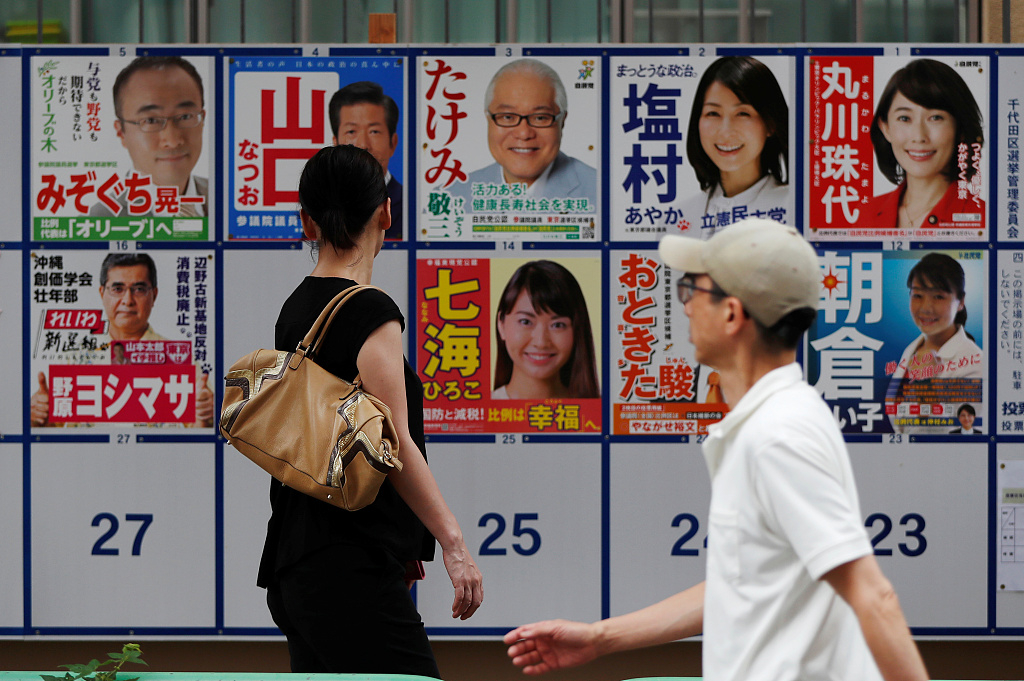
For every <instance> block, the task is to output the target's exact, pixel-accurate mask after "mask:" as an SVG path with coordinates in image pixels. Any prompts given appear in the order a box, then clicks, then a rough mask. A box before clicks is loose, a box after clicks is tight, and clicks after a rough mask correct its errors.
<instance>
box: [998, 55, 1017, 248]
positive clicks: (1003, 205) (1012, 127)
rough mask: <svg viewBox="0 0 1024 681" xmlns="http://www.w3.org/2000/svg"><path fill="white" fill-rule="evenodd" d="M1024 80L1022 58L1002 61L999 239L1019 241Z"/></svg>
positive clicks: (1010, 58)
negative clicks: (1022, 93)
mask: <svg viewBox="0 0 1024 681" xmlns="http://www.w3.org/2000/svg"><path fill="white" fill-rule="evenodd" d="M1022 79H1024V61H1022V58H1021V57H1019V56H1014V57H1000V58H999V97H998V101H997V102H996V104H995V106H996V111H998V113H999V118H998V121H997V122H998V125H999V157H998V159H997V164H998V167H997V169H996V172H997V174H998V176H999V179H998V184H997V185H996V186H997V190H996V191H998V192H999V194H998V197H997V199H996V201H995V203H996V209H997V211H998V214H997V220H998V222H997V224H998V225H999V239H1000V240H1001V241H1019V240H1020V238H1021V233H1020V229H1021V223H1020V219H1021V209H1020V177H1021V173H1020V140H1021V134H1020V133H1021V130H1020V128H1021V117H1022V114H1024V106H1022V102H1021V97H1020V93H1019V88H1020V82H1021V80H1022Z"/></svg>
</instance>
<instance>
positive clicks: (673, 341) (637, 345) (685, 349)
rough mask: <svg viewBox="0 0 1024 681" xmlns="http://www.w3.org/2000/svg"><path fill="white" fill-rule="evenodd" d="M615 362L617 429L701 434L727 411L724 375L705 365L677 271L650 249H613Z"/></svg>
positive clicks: (613, 395) (626, 432) (612, 369)
mask: <svg viewBox="0 0 1024 681" xmlns="http://www.w3.org/2000/svg"><path fill="white" fill-rule="evenodd" d="M611 265H612V271H611V272H610V273H609V276H610V277H611V286H610V289H611V293H612V301H611V307H610V309H611V315H612V319H611V330H612V334H613V338H612V340H611V342H612V344H613V345H612V366H611V367H610V368H609V374H608V380H609V383H610V386H609V391H610V395H611V399H610V404H611V411H612V414H611V417H612V424H613V425H612V432H613V434H615V435H703V434H706V433H707V428H708V426H709V425H710V424H712V423H716V422H718V421H720V420H722V418H723V417H724V416H725V414H726V413H727V412H728V411H729V406H728V405H727V404H725V398H724V397H723V395H722V390H721V388H720V387H719V381H718V379H719V376H718V373H717V372H716V371H714V370H713V369H712V368H711V367H708V366H705V365H702V364H701V363H700V362H699V361H698V360H697V358H696V357H695V355H694V348H693V345H692V344H691V343H690V340H689V322H688V320H687V318H686V315H685V314H684V313H683V305H682V303H680V302H679V300H678V298H677V296H676V280H677V279H678V278H679V277H680V276H682V273H679V272H676V273H673V272H672V270H670V269H669V268H667V267H665V266H664V265H662V264H661V262H660V261H659V260H658V253H657V251H655V250H650V251H612V253H611Z"/></svg>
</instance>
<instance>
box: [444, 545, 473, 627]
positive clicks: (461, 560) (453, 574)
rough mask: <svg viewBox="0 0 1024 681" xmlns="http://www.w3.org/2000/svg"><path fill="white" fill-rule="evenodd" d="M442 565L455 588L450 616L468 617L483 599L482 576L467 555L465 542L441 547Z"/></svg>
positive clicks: (470, 557) (471, 558)
mask: <svg viewBox="0 0 1024 681" xmlns="http://www.w3.org/2000/svg"><path fill="white" fill-rule="evenodd" d="M441 552H442V555H443V556H444V567H445V569H446V570H447V571H448V576H449V577H450V578H451V580H452V586H453V587H454V588H455V600H454V601H453V602H452V617H453V618H455V617H458V618H459V619H463V620H465V619H469V618H470V617H472V616H473V613H475V612H476V610H477V608H479V607H480V604H481V603H482V602H483V600H484V578H483V575H481V574H480V569H479V568H478V567H477V566H476V563H474V562H473V557H472V556H471V555H469V551H468V550H467V549H466V544H465V542H463V541H460V542H459V543H458V544H456V545H454V546H452V547H450V548H442V549H441Z"/></svg>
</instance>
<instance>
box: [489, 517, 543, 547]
mask: <svg viewBox="0 0 1024 681" xmlns="http://www.w3.org/2000/svg"><path fill="white" fill-rule="evenodd" d="M538 517H539V516H538V515H537V514H536V513H516V514H515V516H514V518H513V520H512V535H513V536H515V537H522V536H527V537H529V538H530V543H529V545H525V546H524V545H523V544H518V543H517V544H512V550H513V551H515V552H516V553H518V554H519V555H520V556H532V555H533V554H535V553H537V551H539V550H540V532H538V531H537V530H535V529H533V528H532V527H523V524H524V523H525V522H527V521H530V520H537V518H538ZM491 522H493V523H494V525H495V528H494V531H493V532H491V533H490V534H489V535H487V538H486V539H484V542H483V544H481V545H480V555H481V556H504V555H505V554H506V553H507V551H506V550H505V548H503V547H500V546H494V543H495V542H496V541H497V540H498V539H499V538H500V537H501V535H502V534H504V533H505V517H504V516H503V515H501V514H500V513H485V514H484V515H482V516H481V517H480V522H479V523H477V526H478V527H487V525H489V524H490V523H491Z"/></svg>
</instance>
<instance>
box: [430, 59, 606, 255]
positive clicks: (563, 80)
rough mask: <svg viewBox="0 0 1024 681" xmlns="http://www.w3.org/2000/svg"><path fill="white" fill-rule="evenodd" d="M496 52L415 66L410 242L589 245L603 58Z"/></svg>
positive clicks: (593, 234)
mask: <svg viewBox="0 0 1024 681" xmlns="http://www.w3.org/2000/svg"><path fill="white" fill-rule="evenodd" d="M501 52H502V53H503V54H502V55H501V56H497V55H495V56H484V55H479V54H477V55H472V56H464V55H462V54H460V53H458V52H456V53H453V54H445V53H444V52H442V51H437V52H431V53H429V54H427V55H424V56H422V57H420V58H419V59H418V61H417V63H416V85H417V88H416V89H417V97H418V101H419V109H418V117H417V135H418V136H419V138H420V139H421V140H423V144H422V145H421V146H420V148H419V149H418V151H419V153H418V154H417V175H418V176H417V186H418V191H419V197H418V199H419V201H418V205H419V209H418V211H419V213H418V216H417V235H416V238H417V239H418V240H420V241H439V240H440V241H449V240H451V241H470V240H491V241H496V240H518V239H545V240H557V241H579V242H581V243H584V244H593V243H595V240H596V239H598V238H600V235H601V234H602V233H603V232H602V231H601V229H602V226H601V225H600V224H599V218H600V209H601V196H600V191H599V190H600V187H601V184H600V181H601V178H600V173H599V172H598V169H599V167H600V164H601V153H602V151H601V111H602V107H601V101H602V96H603V95H602V92H601V82H602V81H601V67H600V63H601V62H600V60H598V59H595V58H594V57H593V56H592V55H593V52H592V51H580V52H579V53H578V54H575V55H571V56H570V53H571V50H567V51H562V52H561V53H559V54H558V55H557V56H547V55H545V56H542V57H532V56H528V55H529V54H530V51H529V50H525V49H524V50H522V51H520V50H519V49H511V48H509V49H503V50H501ZM492 54H493V53H492ZM503 68H504V69H507V70H506V71H504V72H502V73H501V75H500V76H499V74H498V72H499V71H500V70H501V69H503ZM488 96H490V98H491V101H486V100H487V97H488ZM563 101H564V102H565V103H564V105H563V104H562V103H561V102H563ZM521 116H539V117H540V118H539V119H538V120H530V119H528V118H527V119H524V118H521ZM485 142H486V145H485V144H484V143H485Z"/></svg>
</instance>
